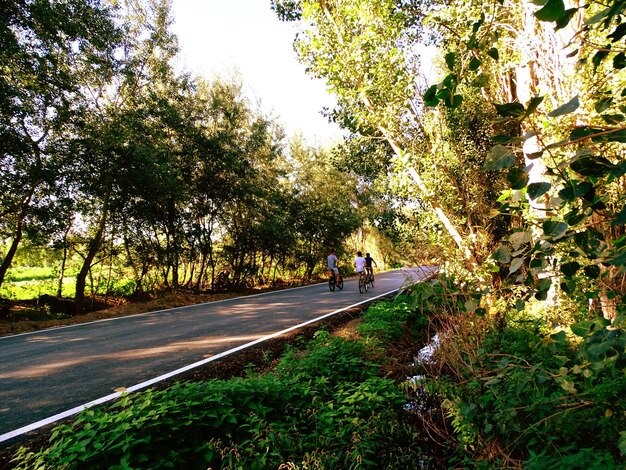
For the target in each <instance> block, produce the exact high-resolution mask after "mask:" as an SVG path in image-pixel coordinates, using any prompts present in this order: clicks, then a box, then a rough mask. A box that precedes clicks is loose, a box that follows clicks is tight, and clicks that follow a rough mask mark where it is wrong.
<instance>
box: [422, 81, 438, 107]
mask: <svg viewBox="0 0 626 470" xmlns="http://www.w3.org/2000/svg"><path fill="white" fill-rule="evenodd" d="M438 104H439V99H438V98H437V85H432V86H431V87H430V88H428V90H426V93H424V105H425V106H437V105H438Z"/></svg>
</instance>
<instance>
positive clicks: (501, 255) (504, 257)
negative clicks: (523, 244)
mask: <svg viewBox="0 0 626 470" xmlns="http://www.w3.org/2000/svg"><path fill="white" fill-rule="evenodd" d="M491 257H492V258H493V259H494V260H496V261H497V262H498V263H503V264H506V263H509V262H510V261H511V251H510V250H509V249H508V248H507V247H506V246H504V245H501V246H499V247H498V249H497V250H496V251H495V252H494V253H493V255H491Z"/></svg>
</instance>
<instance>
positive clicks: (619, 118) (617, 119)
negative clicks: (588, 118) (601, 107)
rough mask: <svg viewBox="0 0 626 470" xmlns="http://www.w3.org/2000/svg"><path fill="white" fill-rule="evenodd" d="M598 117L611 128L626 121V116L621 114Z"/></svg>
mask: <svg viewBox="0 0 626 470" xmlns="http://www.w3.org/2000/svg"><path fill="white" fill-rule="evenodd" d="M600 117H601V118H602V120H603V121H604V122H606V123H607V124H609V125H611V126H614V125H617V124H621V123H623V122H624V121H625V120H626V116H624V115H623V114H603V115H602V116H600Z"/></svg>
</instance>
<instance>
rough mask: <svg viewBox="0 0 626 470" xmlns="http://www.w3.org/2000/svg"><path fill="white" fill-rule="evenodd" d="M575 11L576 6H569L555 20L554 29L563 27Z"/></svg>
mask: <svg viewBox="0 0 626 470" xmlns="http://www.w3.org/2000/svg"><path fill="white" fill-rule="evenodd" d="M577 11H578V10H577V9H576V8H570V9H569V10H565V13H564V14H563V16H561V17H560V18H559V19H558V20H556V27H555V28H554V30H555V31H558V30H559V29H561V28H565V27H566V26H567V25H568V23H569V22H570V20H571V19H572V18H573V16H574V15H575V14H576V12H577Z"/></svg>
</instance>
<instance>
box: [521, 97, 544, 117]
mask: <svg viewBox="0 0 626 470" xmlns="http://www.w3.org/2000/svg"><path fill="white" fill-rule="evenodd" d="M542 101H543V96H535V97H533V98H531V99H530V101H529V102H528V106H527V108H526V112H525V113H524V115H523V117H528V116H530V115H531V114H532V113H534V112H535V110H536V109H537V107H538V106H539V105H540V104H541V102H542Z"/></svg>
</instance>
